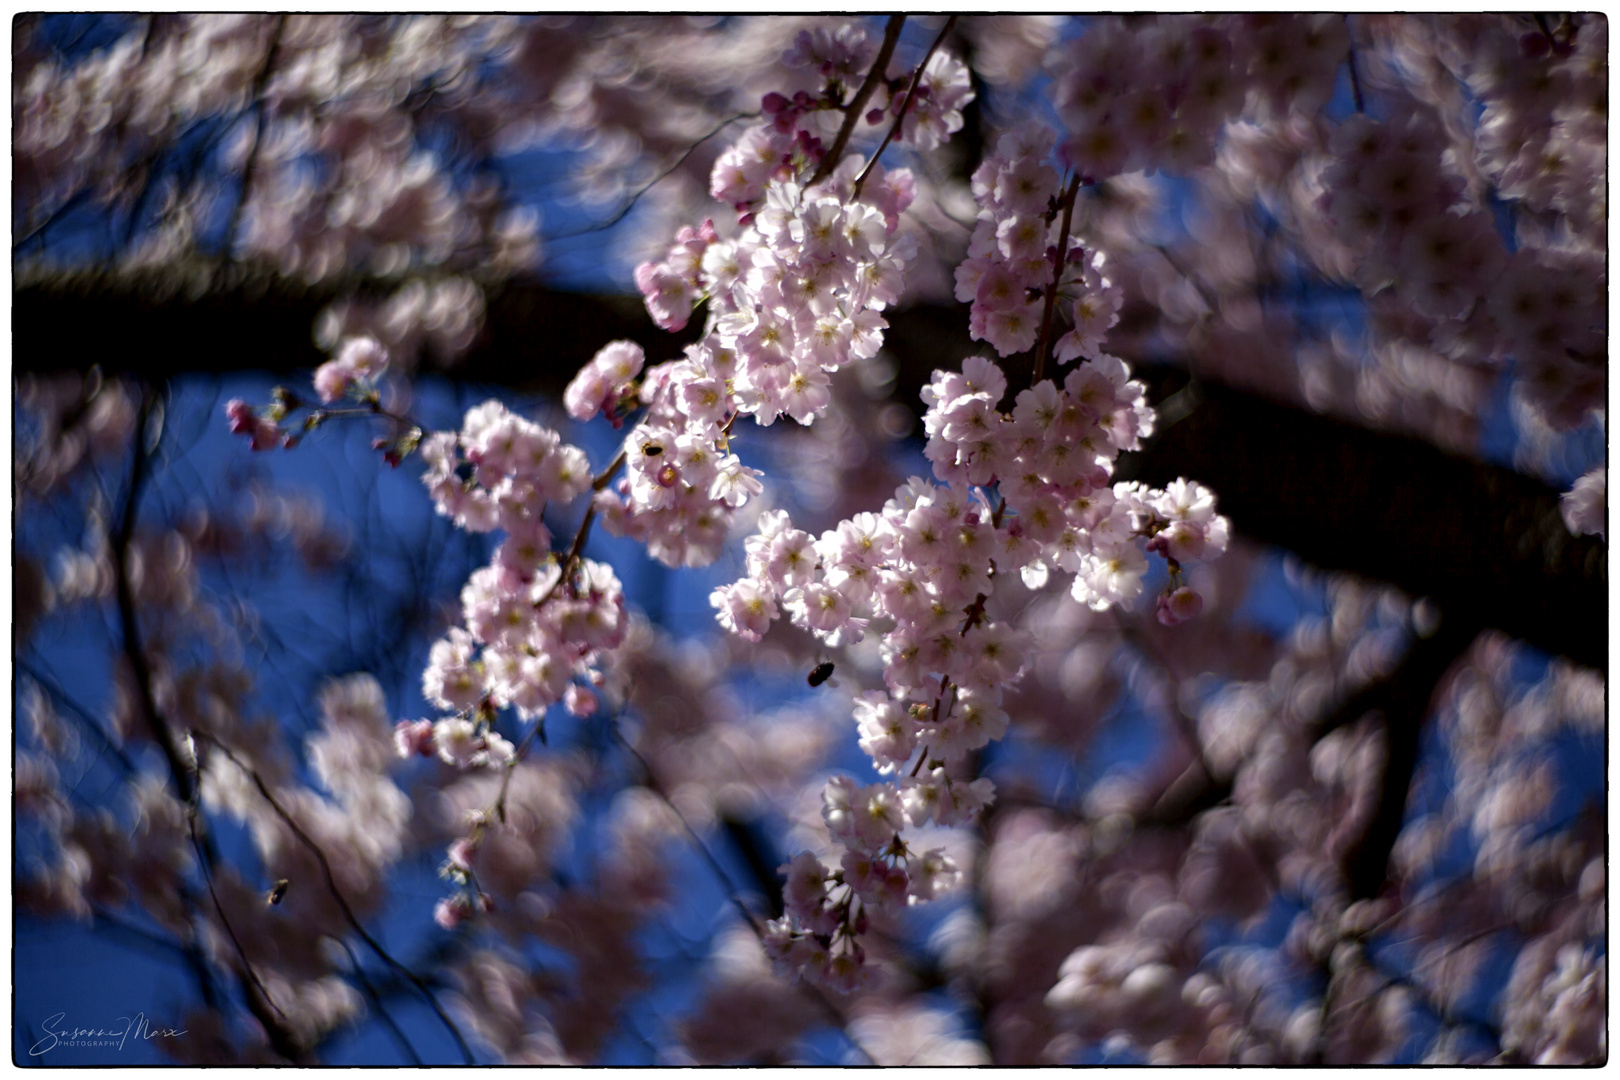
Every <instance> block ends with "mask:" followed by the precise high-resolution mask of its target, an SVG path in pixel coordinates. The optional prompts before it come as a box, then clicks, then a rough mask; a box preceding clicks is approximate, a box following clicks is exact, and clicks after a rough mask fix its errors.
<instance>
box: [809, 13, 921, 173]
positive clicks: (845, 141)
mask: <svg viewBox="0 0 1620 1080" xmlns="http://www.w3.org/2000/svg"><path fill="white" fill-rule="evenodd" d="M905 24H906V17H905V16H904V15H890V16H889V22H888V25H886V26H885V27H884V28H883V44H882V45H881V46H880V47H879V48H878V54H877V59H875V60H873V61H872V68H871V70H870V71H868V72H867V73H866V79H865V81H864V82H862V83H861V87H860V89H859V90H857V91H855V96H854V97H852V98H850V99H849V104H848V105H845V106H844V122H843V123H842V124H840V125H839V127H838V135H837V136H836V137H835V138H834V139H833V144H832V148H831V149H830V150H828V151H827V154H826V156H825V157H823V158H822V159H821V164H820V165H817V166H816V171H815V173H814V174H812V175H811V177H810V183H811V184H817V183H820V182H821V181H823V180H825V179H826V178H827V177H829V176H831V175H832V171H833V170H834V169H836V168H837V167H838V160H839V159H840V158H842V157H843V156H844V149H845V148H846V147H847V146H849V137H850V135H851V134H852V133H853V132H854V131H855V124H856V123H857V122H858V121H859V120H860V118H861V114H862V110H863V109H865V108H866V103H867V102H868V101H870V100H871V99H872V93H873V91H875V90H876V89H877V87H878V83H880V82H882V81H883V80H884V78H885V75H884V72H886V71H888V70H889V60H890V58H891V57H893V56H894V47H895V45H896V44H897V43H898V42H899V41H900V28H901V27H902V26H904V25H905Z"/></svg>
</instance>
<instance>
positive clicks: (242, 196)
mask: <svg viewBox="0 0 1620 1080" xmlns="http://www.w3.org/2000/svg"><path fill="white" fill-rule="evenodd" d="M286 28H287V14H286V12H282V13H281V14H278V15H277V16H276V25H275V27H274V29H272V30H271V31H270V44H269V45H268V46H267V47H266V48H265V51H264V63H263V64H262V65H260V67H259V71H258V73H257V74H256V75H255V76H254V77H253V91H252V93H251V94H249V95H248V107H249V108H250V109H253V110H254V114H253V142H252V144H251V145H249V147H248V156H247V161H246V163H245V164H243V166H242V187H241V190H239V191H238V192H237V193H236V202H235V203H233V204H232V205H231V216H230V217H229V218H228V219H227V220H226V222H225V235H224V238H223V239H222V240H221V241H220V252H219V262H220V265H224V264H225V263H228V262H230V261H231V251H232V249H233V248H234V247H235V244H236V229H237V226H238V225H239V224H240V223H241V220H242V210H243V208H244V207H246V206H247V201H248V195H249V194H250V193H251V191H252V189H253V174H254V172H255V171H256V170H257V169H258V165H259V144H260V143H261V142H263V141H264V122H265V114H266V112H267V110H268V109H269V105H268V104H267V103H266V102H265V100H264V87H265V84H266V83H267V82H269V81H270V71H271V69H272V68H273V67H274V66H275V62H276V52H277V51H278V50H279V49H280V48H281V34H282V31H283V30H285V29H286Z"/></svg>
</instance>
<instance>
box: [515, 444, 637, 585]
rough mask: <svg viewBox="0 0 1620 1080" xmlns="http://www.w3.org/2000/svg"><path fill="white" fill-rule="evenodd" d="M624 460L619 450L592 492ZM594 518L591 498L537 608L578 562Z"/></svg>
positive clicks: (596, 489) (603, 486)
mask: <svg viewBox="0 0 1620 1080" xmlns="http://www.w3.org/2000/svg"><path fill="white" fill-rule="evenodd" d="M625 460H626V456H625V451H623V450H620V451H619V456H618V457H616V458H614V459H613V460H612V461H610V462H609V463H608V467H607V468H605V469H603V470H602V471H601V473H600V474H598V475H597V477H596V479H594V480H592V481H591V490H592V491H593V492H598V491H601V490H602V489H603V488H605V487H607V486H608V484H609V483H610V482H611V481H612V479H613V474H614V473H616V472H618V471H619V467H620V466H621V465H623V464H624V463H625ZM595 520H596V500H594V499H593V500H591V505H590V507H589V508H587V509H586V511H585V520H584V521H581V522H580V523H579V530H578V531H577V532H575V533H574V542H573V543H572V544H570V545H569V546H568V554H567V555H566V556H565V557H564V558H563V561H562V573H560V574H558V575H557V580H556V581H553V582H552V583H551V588H549V589H547V590H546V594H545V595H544V596H542V597H541V598H540V599H538V600H536V601H535V602H534V606H535V607H536V608H537V609H538V608H541V607H544V606H545V604H546V602H547V601H548V600H550V599H551V597H552V594H553V593H555V592H556V591H557V590H558V588H560V587H561V586H562V583H563V582H565V581H567V580H568V578H569V576H570V575H571V574H572V573H573V570H574V566H575V565H576V564H577V563H578V562H579V556H580V552H582V551H584V550H585V539H586V537H588V536H590V534H591V524H592V522H594V521H595Z"/></svg>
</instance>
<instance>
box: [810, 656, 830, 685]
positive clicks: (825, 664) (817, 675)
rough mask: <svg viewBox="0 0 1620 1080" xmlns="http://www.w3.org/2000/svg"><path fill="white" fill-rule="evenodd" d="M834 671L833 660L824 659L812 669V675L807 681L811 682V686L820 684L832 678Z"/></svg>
mask: <svg viewBox="0 0 1620 1080" xmlns="http://www.w3.org/2000/svg"><path fill="white" fill-rule="evenodd" d="M832 673H833V662H832V661H831V660H823V661H822V662H821V663H819V664H817V665H816V666H815V667H813V668H811V669H810V677H809V678H807V679H806V680H805V682H807V683H809V684H810V685H811V686H820V685H821V684H822V683H824V682H826V681H827V680H828V679H830V678H832Z"/></svg>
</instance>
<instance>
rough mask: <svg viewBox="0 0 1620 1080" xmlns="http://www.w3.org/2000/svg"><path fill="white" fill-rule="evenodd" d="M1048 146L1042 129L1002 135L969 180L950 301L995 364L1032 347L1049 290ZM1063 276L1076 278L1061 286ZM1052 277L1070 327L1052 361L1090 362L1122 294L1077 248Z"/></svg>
mask: <svg viewBox="0 0 1620 1080" xmlns="http://www.w3.org/2000/svg"><path fill="white" fill-rule="evenodd" d="M1054 141H1055V136H1054V135H1053V133H1052V131H1051V130H1050V129H1049V128H1042V127H1036V126H1028V127H1025V128H1022V129H1019V130H1017V131H1013V132H1009V133H1008V134H1005V135H1003V136H1002V137H1001V139H1000V141H999V142H997V144H996V152H995V153H994V154H992V155H989V156H987V157H986V158H985V159H984V161H983V163H982V164H980V166H979V167H978V169H977V170H975V171H974V173H973V197H974V199H975V200H976V201H977V202H978V204H979V219H978V222H977V223H976V224H975V225H974V227H973V237H972V239H971V240H970V241H969V243H968V257H967V258H966V259H965V260H963V262H962V263H961V265H959V266H958V267H957V268H956V298H957V299H958V300H960V301H961V302H963V303H971V304H972V305H973V309H972V313H971V315H970V317H969V330H970V332H971V333H972V335H973V338H974V339H975V340H977V341H987V342H989V343H990V344H991V345H992V346H993V347H994V348H995V350H996V352H997V353H999V354H1000V355H1002V356H1011V355H1012V354H1014V353H1019V352H1023V351H1024V350H1026V349H1028V348H1029V347H1030V346H1032V345H1034V344H1035V339H1036V336H1037V334H1038V333H1039V332H1040V329H1041V319H1042V314H1043V305H1042V294H1043V291H1044V290H1046V289H1047V288H1048V287H1050V286H1051V285H1052V282H1053V277H1054V270H1053V267H1054V260H1055V255H1056V251H1057V246H1058V245H1059V244H1060V243H1066V238H1065V237H1063V236H1062V235H1061V232H1062V230H1061V227H1060V226H1058V224H1057V217H1058V212H1059V208H1060V205H1059V193H1058V175H1057V171H1056V170H1055V169H1053V168H1052V166H1051V165H1050V164H1048V163H1047V159H1048V158H1049V157H1050V155H1051V151H1052V145H1053V142H1054ZM1070 197H1072V194H1071V196H1070ZM1071 269H1077V270H1078V274H1076V275H1075V276H1074V277H1072V278H1069V279H1068V280H1067V281H1066V282H1065V281H1064V280H1063V278H1064V277H1065V276H1066V275H1068V274H1069V273H1070V271H1071ZM1058 277H1059V284H1058V286H1057V288H1058V292H1059V294H1060V295H1065V296H1069V295H1072V297H1073V300H1072V315H1073V319H1074V326H1073V328H1072V329H1071V330H1070V331H1069V332H1068V333H1067V334H1065V335H1063V337H1062V338H1060V339H1059V340H1058V341H1057V343H1056V347H1055V353H1056V355H1057V358H1058V359H1059V360H1060V361H1063V362H1065V363H1067V362H1068V361H1071V360H1073V359H1075V358H1076V357H1078V356H1096V355H1097V354H1098V350H1099V349H1100V348H1101V345H1102V339H1103V335H1104V334H1105V333H1107V331H1108V328H1109V327H1111V326H1113V325H1114V324H1115V323H1116V322H1118V321H1119V308H1120V305H1121V303H1122V302H1123V300H1124V294H1123V293H1122V292H1121V290H1120V289H1119V288H1118V287H1117V286H1115V285H1114V284H1113V283H1112V282H1111V281H1110V280H1109V279H1108V278H1107V277H1105V276H1104V275H1103V256H1102V253H1101V252H1093V253H1092V255H1091V257H1090V258H1089V259H1088V258H1087V257H1086V253H1085V251H1084V250H1083V249H1082V248H1081V247H1080V246H1079V245H1078V244H1074V245H1072V246H1069V249H1068V251H1067V252H1066V254H1065V257H1064V263H1063V269H1062V271H1061V273H1060V274H1059V275H1058Z"/></svg>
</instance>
